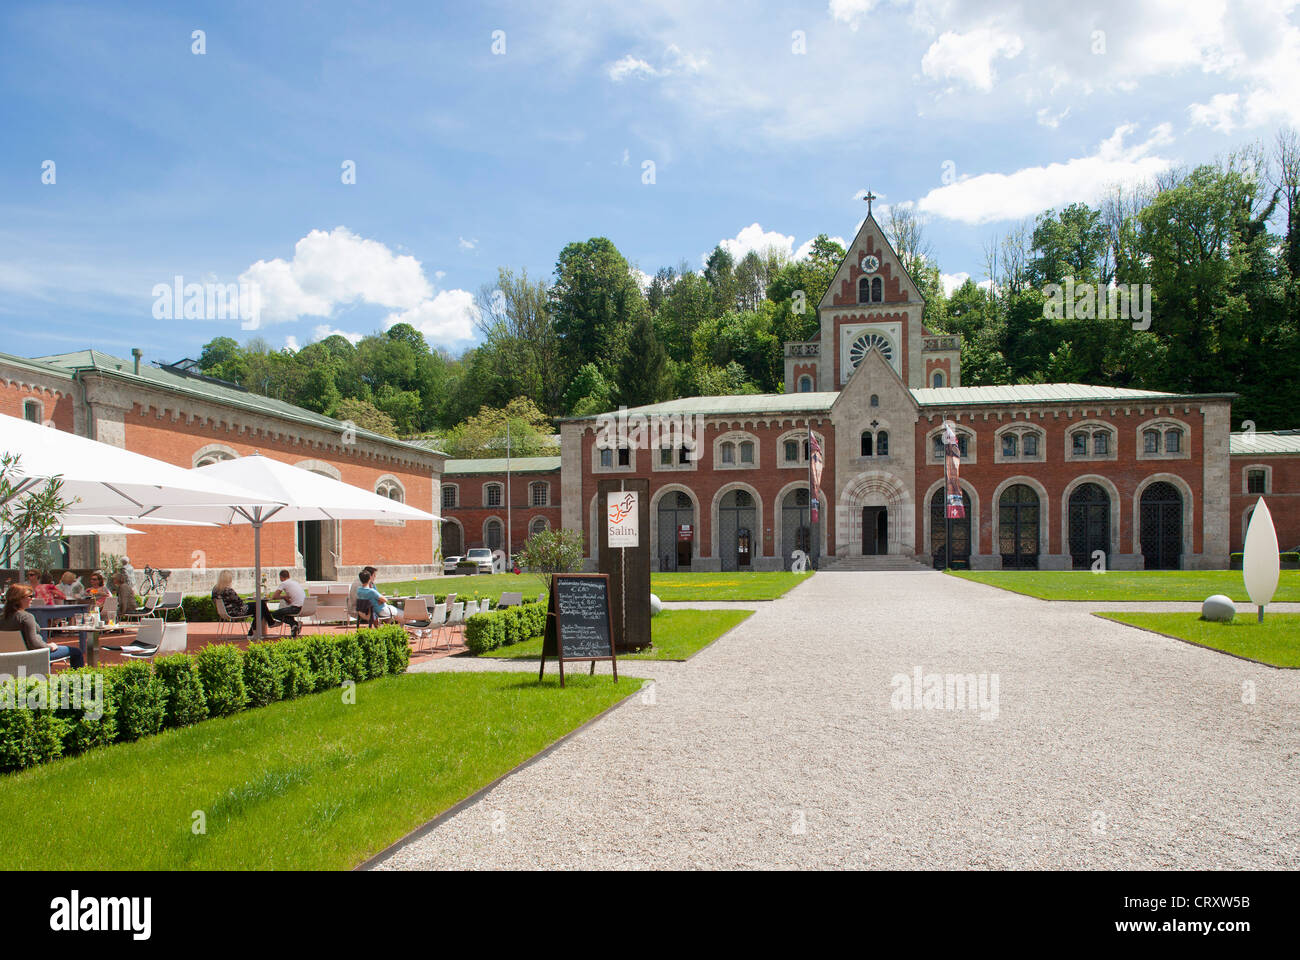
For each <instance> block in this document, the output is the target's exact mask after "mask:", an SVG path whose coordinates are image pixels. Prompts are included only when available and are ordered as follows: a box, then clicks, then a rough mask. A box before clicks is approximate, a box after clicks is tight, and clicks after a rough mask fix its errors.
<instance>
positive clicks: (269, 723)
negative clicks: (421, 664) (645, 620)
mask: <svg viewBox="0 0 1300 960" xmlns="http://www.w3.org/2000/svg"><path fill="white" fill-rule="evenodd" d="M567 679H568V685H567V687H566V688H565V689H564V690H561V689H560V685H559V677H558V676H554V675H552V676H549V677H547V678H546V682H544V683H542V684H540V685H539V684H538V683H537V678H536V677H533V676H531V675H521V674H518V673H476V674H451V673H426V674H406V675H403V676H398V677H386V678H383V679H379V680H374V681H371V682H369V683H365V684H361V685H359V686H358V687H357V688H356V703H355V705H346V704H344V703H343V702H342V699H343V698H342V697H341V696H340V694H339V693H337V692H326V693H318V694H314V695H312V696H308V697H303V698H302V699H299V700H291V701H285V702H281V703H275V704H272V705H270V706H268V707H262V708H259V709H257V710H250V711H248V712H247V713H241V714H237V715H235V716H233V717H229V718H225V719H216V720H207V721H204V722H203V723H200V724H198V725H197V726H194V727H189V728H185V729H180V730H169V731H166V732H164V733H161V734H159V735H157V736H154V737H150V738H148V739H146V740H142V741H139V742H137V743H131V744H119V745H114V746H110V747H105V748H102V749H99V750H94V751H91V752H89V753H87V754H84V755H82V756H78V757H71V758H68V759H64V760H56V761H54V762H52V763H49V764H46V765H44V766H40V767H35V768H33V769H30V770H25V771H22V772H20V773H15V774H9V775H6V776H4V777H0V869H4V870H101V869H108V870H123V869H149V870H176V869H238V870H247V869H254V870H266V869H275V870H288V869H308V870H312V869H346V868H349V867H352V866H355V865H356V864H357V863H360V862H361V861H362V860H364V859H366V858H367V857H369V856H371V855H373V854H375V853H377V852H378V851H379V850H381V849H383V848H384V847H385V846H387V845H388V844H390V843H392V842H393V841H395V840H397V839H399V838H400V837H402V836H403V835H405V834H406V833H408V832H409V831H411V830H413V829H414V828H415V827H417V826H419V825H420V824H422V823H424V822H426V821H428V820H430V819H432V818H433V817H435V816H437V815H438V814H439V813H440V812H442V811H443V810H446V809H447V808H448V807H450V806H452V805H453V804H455V803H456V802H457V801H459V800H461V799H463V798H465V797H467V796H469V795H470V794H472V793H473V792H474V791H476V790H478V789H479V788H481V787H483V786H485V785H486V784H488V783H490V782H491V781H492V780H494V779H496V778H497V777H499V776H500V775H501V774H503V773H506V772H507V771H508V770H510V769H512V768H513V767H515V766H516V765H518V764H519V763H521V762H523V761H524V760H526V759H528V758H529V757H532V756H534V755H535V754H537V753H538V752H539V751H540V750H542V749H543V748H545V747H546V746H547V745H549V744H551V743H553V742H554V741H555V740H557V739H558V738H559V737H561V736H562V735H564V734H565V733H567V732H569V731H570V730H573V729H574V728H575V727H577V726H579V725H581V724H582V723H584V722H585V721H587V720H589V719H591V718H592V717H593V716H595V715H596V714H598V713H600V712H601V711H602V710H604V709H606V708H607V707H609V706H611V705H613V704H615V703H617V702H618V701H619V700H621V699H623V698H625V697H627V696H630V695H631V694H632V693H634V692H635V691H636V690H638V689H639V688H640V686H641V681H640V680H637V679H633V678H630V677H629V678H624V679H622V680H620V681H619V682H618V683H617V684H615V683H613V682H612V680H611V679H610V677H609V676H608V675H604V676H595V677H588V676H585V675H582V674H575V675H574V676H570V677H568V678H567ZM198 810H201V811H203V812H204V815H205V816H206V819H207V832H206V834H203V835H195V834H194V833H193V832H192V830H191V823H192V819H191V818H192V815H193V814H194V811H198Z"/></svg>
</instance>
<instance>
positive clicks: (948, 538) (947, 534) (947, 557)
mask: <svg viewBox="0 0 1300 960" xmlns="http://www.w3.org/2000/svg"><path fill="white" fill-rule="evenodd" d="M943 420H944V426H943V431H944V433H945V434H946V433H947V432H948V414H946V413H945V414H944V415H943ZM948 460H949V457H948V443H947V438H946V437H945V439H944V448H943V568H944V569H945V570H951V569H952V511H951V510H949V509H948Z"/></svg>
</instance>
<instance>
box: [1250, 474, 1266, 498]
mask: <svg viewBox="0 0 1300 960" xmlns="http://www.w3.org/2000/svg"><path fill="white" fill-rule="evenodd" d="M1264 481H1265V474H1264V471H1263V470H1248V471H1247V472H1246V492H1247V493H1268V491H1267V490H1265V489H1264V486H1265V482H1264Z"/></svg>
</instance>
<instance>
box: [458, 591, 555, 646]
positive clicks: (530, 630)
mask: <svg viewBox="0 0 1300 960" xmlns="http://www.w3.org/2000/svg"><path fill="white" fill-rule="evenodd" d="M545 629H546V603H545V602H544V601H541V600H539V601H537V602H536V603H525V604H523V605H522V606H518V607H508V608H507V609H505V610H489V611H488V612H487V613H476V614H474V615H473V616H472V617H470V618H469V619H468V620H466V621H465V646H467V647H468V648H469V650H470V652H471V653H476V654H477V653H487V652H488V651H489V650H495V649H497V648H498V647H506V646H509V645H510V644H512V643H522V642H524V641H525V640H532V639H533V638H535V637H540V636H541V635H542V633H543V632H544V631H545Z"/></svg>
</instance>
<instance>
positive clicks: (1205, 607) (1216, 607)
mask: <svg viewBox="0 0 1300 960" xmlns="http://www.w3.org/2000/svg"><path fill="white" fill-rule="evenodd" d="M1236 615H1237V605H1236V604H1234V603H1233V602H1232V598H1231V597H1225V596H1224V595H1223V594H1221V593H1216V594H1215V595H1214V596H1212V597H1207V598H1206V600H1205V602H1204V603H1203V604H1201V618H1202V619H1203V620H1213V621H1214V622H1216V623H1230V622H1231V621H1232V618H1233V617H1235V616H1236Z"/></svg>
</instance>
